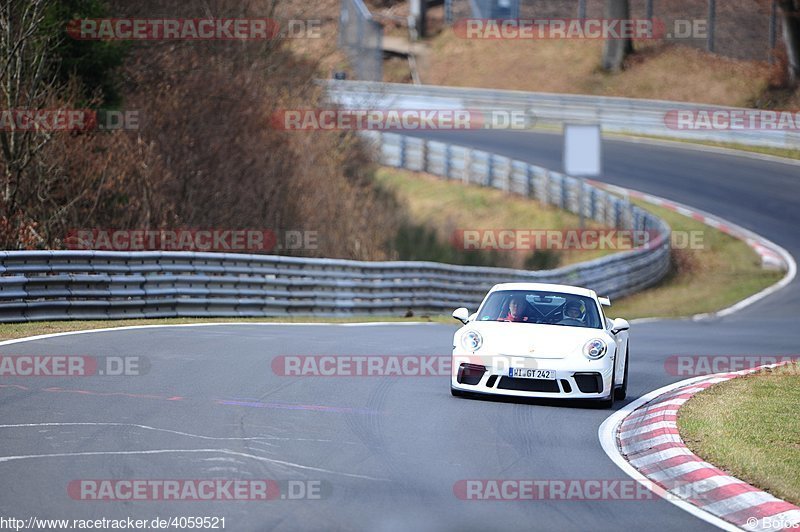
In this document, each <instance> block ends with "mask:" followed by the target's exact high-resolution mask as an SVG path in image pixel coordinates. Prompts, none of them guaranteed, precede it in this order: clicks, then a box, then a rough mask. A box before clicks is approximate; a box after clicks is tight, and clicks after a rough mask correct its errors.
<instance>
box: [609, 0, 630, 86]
mask: <svg viewBox="0 0 800 532" xmlns="http://www.w3.org/2000/svg"><path fill="white" fill-rule="evenodd" d="M630 12H631V9H630V3H629V0H606V18H608V19H612V20H628V19H630ZM630 53H633V40H632V39H631V38H629V37H627V38H624V39H609V38H606V40H605V44H604V45H603V70H606V71H608V72H619V71H620V70H622V65H623V63H624V62H625V58H626V57H627V56H628V54H630Z"/></svg>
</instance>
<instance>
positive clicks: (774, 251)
mask: <svg viewBox="0 0 800 532" xmlns="http://www.w3.org/2000/svg"><path fill="white" fill-rule="evenodd" d="M587 183H589V184H591V185H592V186H595V187H597V188H601V189H605V190H607V191H608V192H611V193H614V194H618V195H620V196H623V197H631V198H636V199H639V200H642V201H644V202H646V203H649V204H651V205H657V206H659V207H663V208H665V209H668V210H670V211H673V212H677V213H678V214H682V215H683V216H687V217H689V218H692V219H694V220H697V221H698V222H700V223H703V224H705V225H708V226H710V227H713V228H715V229H717V230H719V231H721V232H723V233H725V234H726V235H729V236H732V237H733V238H737V239H739V240H742V241H744V242H745V243H746V244H747V245H748V246H750V247H751V248H752V249H753V250H754V251H755V252H756V254H758V256H759V257H760V258H761V265H762V267H764V268H769V269H776V270H786V275H784V276H783V278H782V279H781V280H780V281H778V282H777V283H775V284H774V285H772V286H770V287H768V288H765V289H764V290H762V291H761V292H758V293H757V294H753V295H752V296H750V297H748V298H746V299H743V300H742V301H739V302H738V303H736V304H735V305H732V306H730V307H728V308H726V309H723V310H720V311H717V312H713V313H710V314H698V315H696V316H692V318H693V319H695V320H698V319H705V318H709V317H722V316H726V315H728V314H732V313H734V312H736V311H738V310H741V309H743V308H745V307H747V306H749V305H751V304H753V303H755V302H756V301H758V300H760V299H763V298H765V297H767V296H768V295H771V294H773V293H775V292H777V291H778V290H780V289H781V288H783V287H785V286H786V285H788V284H789V283H791V282H792V280H793V279H794V278H795V275H797V263H796V262H795V260H794V258H793V257H792V255H791V254H790V253H789V252H788V251H786V250H785V249H783V248H782V247H781V246H779V245H778V244H776V243H774V242H772V241H771V240H769V239H767V238H764V237H763V236H761V235H759V234H757V233H754V232H753V231H750V230H749V229H745V228H744V227H742V226H740V225H736V224H735V223H732V222H729V221H728V220H725V219H723V218H720V217H719V216H715V215H713V214H709V213H707V212H705V211H702V210H699V209H695V208H694V207H689V206H687V205H684V204H682V203H678V202H675V201H671V200H668V199H665V198H662V197H659V196H654V195H652V194H647V193H645V192H640V191H638V190H631V189H629V188H624V187H619V186H617V185H611V184H609V183H602V182H600V181H594V180H589V179H587Z"/></svg>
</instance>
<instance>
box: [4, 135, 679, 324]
mask: <svg viewBox="0 0 800 532" xmlns="http://www.w3.org/2000/svg"><path fill="white" fill-rule="evenodd" d="M368 135H370V137H371V139H372V141H373V142H375V143H376V144H377V147H378V149H379V157H380V159H381V161H382V162H383V163H384V164H387V165H391V166H397V167H403V168H408V169H416V170H425V171H428V172H430V173H433V174H437V175H440V176H443V177H445V178H449V179H459V180H461V181H464V182H467V183H477V184H482V185H487V186H493V187H497V188H501V189H503V190H506V191H508V192H511V193H519V194H524V195H527V196H529V197H534V198H537V199H540V200H542V201H544V202H547V203H550V204H554V205H558V206H561V207H563V208H565V209H567V210H570V211H572V212H580V210H581V209H583V212H584V214H585V216H586V217H587V218H591V219H594V220H598V221H601V222H604V223H606V224H608V225H613V226H616V227H624V228H636V229H642V230H655V232H656V233H657V234H658V237H657V238H656V239H655V240H654V241H652V242H651V245H650V246H649V247H647V248H641V249H634V250H630V251H624V252H620V253H615V254H613V255H609V256H605V257H602V258H599V259H595V260H592V261H589V262H585V263H580V264H575V265H570V266H566V267H563V268H559V269H556V270H548V271H520V270H511V269H502V268H486V267H474V266H454V265H448V264H438V263H432V262H361V261H351V260H339V259H311V258H299V257H282V256H269V255H243V254H228V253H194V252H137V253H129V252H107V251H2V252H0V322H22V321H38V320H62V319H107V318H111V319H122V318H163V317H180V316H208V317H252V316H287V315H316V316H348V315H365V314H377V315H403V314H405V313H406V312H407V311H409V310H411V311H412V312H414V313H416V314H420V313H438V312H448V311H450V310H452V309H453V308H456V307H460V306H466V307H470V308H473V309H474V308H476V307H477V305H478V303H479V302H480V301H481V299H482V298H483V297H484V295H485V293H486V291H487V290H488V289H489V288H490V287H491V286H492V285H494V284H496V283H500V282H525V281H532V282H561V283H569V284H575V285H580V286H586V287H589V288H592V289H594V290H596V291H598V292H599V293H602V294H604V295H609V296H611V297H619V296H621V295H625V294H629V293H632V292H635V291H637V290H640V289H642V288H645V287H647V286H649V285H651V284H653V283H655V282H657V281H659V280H660V279H661V278H662V277H663V276H664V275H665V274H666V272H667V270H668V268H669V263H670V251H669V240H670V239H669V236H670V232H669V227H668V226H667V225H666V224H665V223H664V222H663V221H662V220H660V219H658V218H656V217H654V216H652V215H650V214H648V213H647V212H645V211H643V210H640V209H639V208H638V207H635V206H632V205H631V204H630V203H628V202H627V201H625V200H623V199H621V198H618V197H616V196H613V195H611V194H609V193H607V192H604V191H602V190H599V189H597V188H594V187H591V186H589V185H588V184H586V182H585V181H582V180H579V179H575V178H571V177H567V176H564V175H562V174H559V173H557V172H551V171H548V170H546V169H544V168H539V167H536V166H532V165H529V164H526V163H522V162H520V161H512V160H509V159H507V158H504V157H499V156H495V155H492V154H490V153H486V152H481V151H479V150H471V149H468V148H464V147H460V146H452V145H448V144H444V143H441V142H434V141H423V140H420V139H415V138H408V137H403V136H400V135H393V134H380V133H369V134H368Z"/></svg>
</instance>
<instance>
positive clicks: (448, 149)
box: [444, 143, 452, 180]
mask: <svg viewBox="0 0 800 532" xmlns="http://www.w3.org/2000/svg"><path fill="white" fill-rule="evenodd" d="M451 154H452V149H451V145H450V144H449V143H448V144H445V145H444V177H445V179H447V180H450V164H451V162H450V157H452V155H451Z"/></svg>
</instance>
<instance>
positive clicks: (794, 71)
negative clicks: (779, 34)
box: [778, 0, 800, 85]
mask: <svg viewBox="0 0 800 532" xmlns="http://www.w3.org/2000/svg"><path fill="white" fill-rule="evenodd" d="M778 6H779V7H780V11H781V16H782V18H783V41H784V43H785V44H786V57H787V60H788V61H787V62H788V65H787V66H788V68H789V82H790V83H791V84H792V85H796V84H797V83H798V81H800V1H798V0H778Z"/></svg>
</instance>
